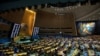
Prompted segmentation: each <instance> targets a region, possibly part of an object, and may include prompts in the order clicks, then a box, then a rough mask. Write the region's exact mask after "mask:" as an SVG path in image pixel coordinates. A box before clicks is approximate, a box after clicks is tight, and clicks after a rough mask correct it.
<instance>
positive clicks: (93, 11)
mask: <svg viewBox="0 0 100 56" xmlns="http://www.w3.org/2000/svg"><path fill="white" fill-rule="evenodd" d="M40 10H42V11H46V12H50V13H55V14H57V13H61V14H65V13H73V14H74V16H75V19H76V21H89V20H98V19H100V4H99V3H98V4H96V5H88V4H87V5H83V6H81V5H77V6H69V7H63V8H58V7H53V6H51V7H50V8H44V9H40Z"/></svg>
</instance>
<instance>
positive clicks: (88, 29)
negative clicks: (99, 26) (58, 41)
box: [78, 22, 95, 35]
mask: <svg viewBox="0 0 100 56" xmlns="http://www.w3.org/2000/svg"><path fill="white" fill-rule="evenodd" d="M94 30H95V22H80V23H78V33H79V35H91V34H93V32H94Z"/></svg>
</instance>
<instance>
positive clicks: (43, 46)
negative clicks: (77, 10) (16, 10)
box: [0, 38, 100, 56]
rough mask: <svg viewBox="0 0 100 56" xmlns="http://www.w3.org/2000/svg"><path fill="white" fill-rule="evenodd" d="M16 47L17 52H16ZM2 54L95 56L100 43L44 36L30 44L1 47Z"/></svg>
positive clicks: (81, 39)
mask: <svg viewBox="0 0 100 56" xmlns="http://www.w3.org/2000/svg"><path fill="white" fill-rule="evenodd" d="M15 49H16V50H17V52H15ZM0 52H1V54H0V55H7V56H13V55H16V56H30V55H37V56H41V55H44V56H54V55H55V56H79V55H84V54H85V56H94V55H98V54H96V52H100V44H99V43H98V41H94V40H93V39H91V38H70V39H68V38H44V39H41V40H39V41H38V42H32V43H29V44H17V43H15V44H14V45H13V46H9V47H6V48H3V46H2V47H1V48H0Z"/></svg>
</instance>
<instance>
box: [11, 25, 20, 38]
mask: <svg viewBox="0 0 100 56" xmlns="http://www.w3.org/2000/svg"><path fill="white" fill-rule="evenodd" d="M19 29H20V24H14V27H13V30H12V33H11V38H13V37H16V36H17V35H18V32H19Z"/></svg>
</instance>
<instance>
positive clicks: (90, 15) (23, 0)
mask: <svg viewBox="0 0 100 56" xmlns="http://www.w3.org/2000/svg"><path fill="white" fill-rule="evenodd" d="M89 1H91V3H90V4H89ZM69 2H70V3H69ZM96 2H98V3H96ZM99 2H100V1H97V0H59V1H58V0H44V1H41V0H0V13H2V12H6V11H9V10H16V9H18V10H20V9H23V8H25V7H31V8H32V7H35V6H37V7H38V6H39V5H40V7H42V5H44V8H40V10H42V11H46V12H50V13H55V14H57V13H61V14H65V13H73V15H74V16H75V19H76V21H88V20H98V19H100V17H99V16H100V3H99ZM50 3H51V4H55V5H56V6H59V7H60V8H57V7H56V6H55V5H50V7H46V5H47V6H48V4H50ZM59 3H60V4H59ZM68 3H69V4H68ZM80 3H81V4H80ZM92 3H93V4H92ZM73 4H74V5H73ZM82 4H84V5H82ZM69 5H70V6H69ZM45 7H46V8H45ZM36 9H38V8H36Z"/></svg>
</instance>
